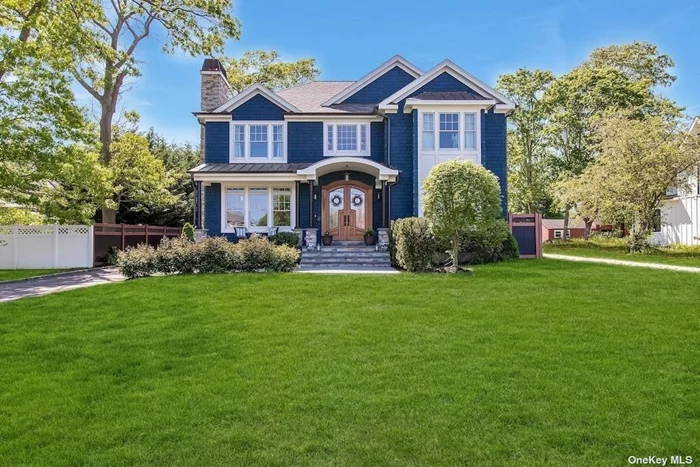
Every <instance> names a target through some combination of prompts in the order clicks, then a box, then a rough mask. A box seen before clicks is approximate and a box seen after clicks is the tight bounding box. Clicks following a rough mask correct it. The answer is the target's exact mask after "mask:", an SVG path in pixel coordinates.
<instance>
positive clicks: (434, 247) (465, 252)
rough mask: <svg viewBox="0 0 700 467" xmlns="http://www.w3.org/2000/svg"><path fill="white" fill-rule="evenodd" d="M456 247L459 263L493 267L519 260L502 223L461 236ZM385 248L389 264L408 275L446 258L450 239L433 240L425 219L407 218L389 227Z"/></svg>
mask: <svg viewBox="0 0 700 467" xmlns="http://www.w3.org/2000/svg"><path fill="white" fill-rule="evenodd" d="M460 245H461V246H460V253H459V260H460V263H468V264H472V265H473V264H485V263H496V262H499V261H506V260H511V259H517V258H518V257H519V253H518V243H517V241H516V240H515V237H513V234H511V233H510V229H509V228H508V223H507V222H506V221H505V220H503V219H498V220H497V221H496V222H495V223H493V224H492V225H491V226H489V227H487V228H485V229H482V230H475V231H472V232H465V233H462V235H461V241H460ZM389 248H390V252H391V260H392V264H394V265H396V266H399V267H401V268H403V269H405V270H407V271H410V272H420V271H430V270H433V269H434V268H435V267H438V266H441V265H443V264H444V262H445V261H446V260H447V259H448V258H449V249H450V239H446V238H440V237H437V236H435V235H434V234H433V233H432V231H431V229H430V226H429V223H428V221H427V220H426V219H423V218H418V217H408V218H405V219H399V220H397V221H394V222H392V223H391V229H390V232H389ZM426 258H427V260H426ZM426 261H427V262H426Z"/></svg>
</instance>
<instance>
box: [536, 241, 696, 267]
mask: <svg viewBox="0 0 700 467" xmlns="http://www.w3.org/2000/svg"><path fill="white" fill-rule="evenodd" d="M614 240H619V241H611V240H606V241H600V240H595V239H592V240H589V241H587V242H586V241H583V240H578V239H577V240H570V241H567V242H560V241H557V242H554V243H544V244H543V245H542V250H543V251H544V252H545V253H553V254H557V255H569V256H582V257H585V258H605V259H616V260H622V261H635V262H639V263H660V264H673V265H676V266H690V267H700V248H697V247H684V246H682V245H679V246H675V247H671V248H669V247H665V248H664V247H660V248H655V249H654V250H652V251H651V252H650V253H639V254H629V253H628V252H627V248H626V247H625V244H624V243H625V241H624V239H614Z"/></svg>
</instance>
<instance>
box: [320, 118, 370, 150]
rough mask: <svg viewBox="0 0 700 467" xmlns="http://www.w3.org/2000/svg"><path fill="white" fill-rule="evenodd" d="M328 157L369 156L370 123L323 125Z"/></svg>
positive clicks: (327, 123)
mask: <svg viewBox="0 0 700 467" xmlns="http://www.w3.org/2000/svg"><path fill="white" fill-rule="evenodd" d="M323 134H324V138H323V139H324V141H325V142H326V145H325V148H326V150H325V155H326V156H369V155H370V150H369V147H370V143H369V139H370V124H369V123H368V122H361V123H357V122H352V123H350V122H333V123H331V122H326V123H324V125H323Z"/></svg>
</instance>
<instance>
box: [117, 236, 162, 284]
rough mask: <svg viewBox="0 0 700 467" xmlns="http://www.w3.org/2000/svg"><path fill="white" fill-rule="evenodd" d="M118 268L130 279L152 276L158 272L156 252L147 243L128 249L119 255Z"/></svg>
mask: <svg viewBox="0 0 700 467" xmlns="http://www.w3.org/2000/svg"><path fill="white" fill-rule="evenodd" d="M117 267H118V268H119V272H121V273H122V274H123V275H124V276H125V277H127V278H129V279H133V278H136V277H146V276H150V275H151V274H154V273H155V272H158V269H157V260H156V250H155V248H153V247H152V246H149V245H146V244H145V243H141V244H139V245H137V246H136V247H128V248H127V249H126V250H124V251H120V252H119V253H117Z"/></svg>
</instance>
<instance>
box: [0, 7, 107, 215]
mask: <svg viewBox="0 0 700 467" xmlns="http://www.w3.org/2000/svg"><path fill="white" fill-rule="evenodd" d="M84 11H85V6H84V3H83V2H79V1H78V0H76V1H57V0H33V1H30V0H13V1H11V2H3V3H2V4H0V50H1V51H2V52H0V54H1V55H0V199H3V200H5V201H12V202H14V203H16V204H18V205H21V206H27V207H32V208H36V207H37V206H38V205H39V204H40V201H45V198H44V197H43V195H44V194H45V193H44V191H45V190H44V189H45V188H46V187H47V186H48V185H49V184H53V185H54V186H62V185H63V184H65V183H72V184H74V186H75V187H76V188H77V187H80V186H81V185H82V183H83V181H85V180H91V179H92V177H88V178H87V179H72V180H68V179H62V176H63V175H70V174H71V173H72V172H75V171H76V170H77V171H82V170H83V169H84V168H85V166H86V164H89V163H90V155H89V154H90V151H89V148H90V147H91V146H92V145H93V143H94V140H93V138H92V135H91V131H90V130H91V128H90V127H89V125H88V124H87V122H86V120H85V118H84V114H83V110H82V109H81V108H79V107H78V106H77V105H76V104H75V99H74V96H73V93H72V92H71V89H70V79H69V78H68V76H67V69H68V68H69V66H70V64H71V61H72V56H71V54H70V53H69V52H68V51H67V50H66V49H65V47H64V45H65V43H66V41H70V40H74V39H75V37H76V36H77V35H78V30H79V28H78V27H77V25H76V23H75V22H74V21H73V20H72V19H73V18H75V17H76V16H80V15H82V14H83V12H84ZM82 188H86V189H89V187H82ZM89 190H90V189H89Z"/></svg>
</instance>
